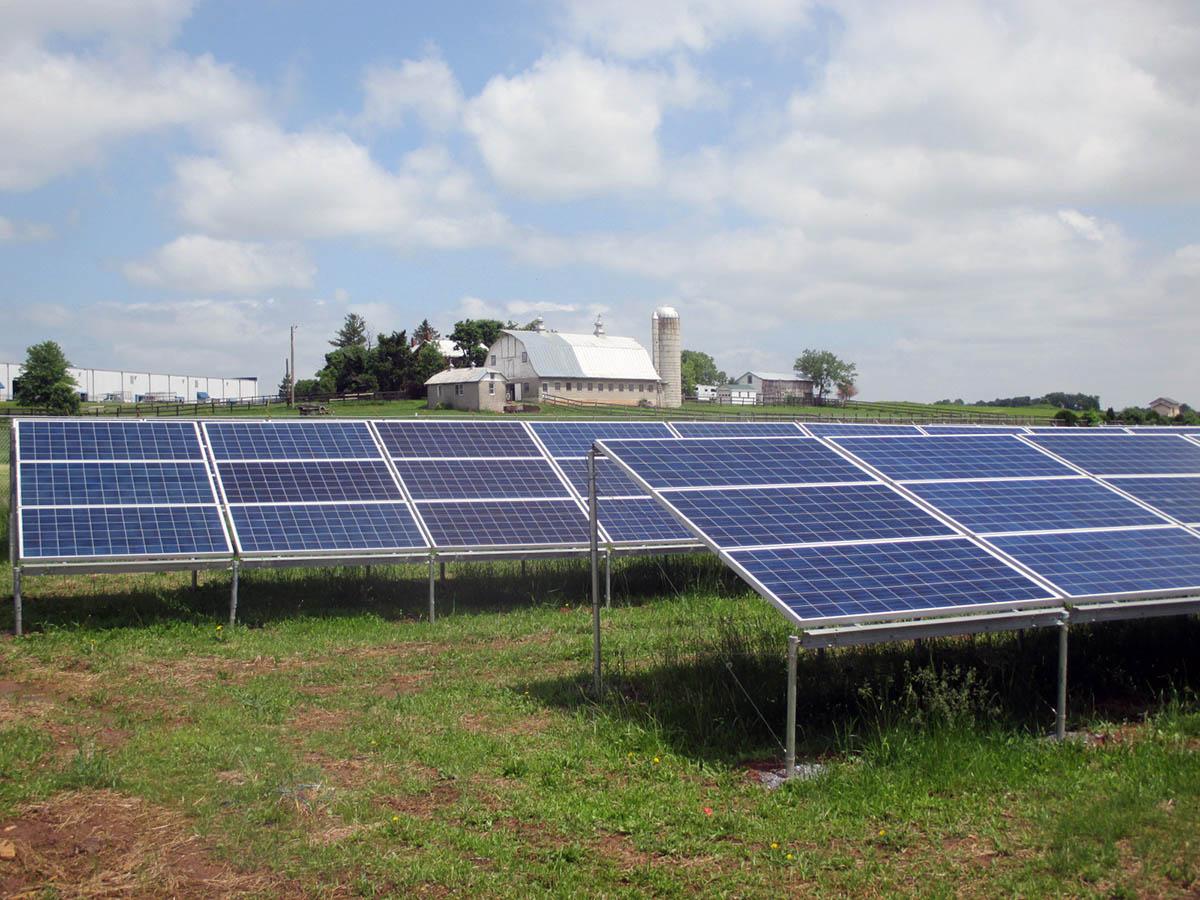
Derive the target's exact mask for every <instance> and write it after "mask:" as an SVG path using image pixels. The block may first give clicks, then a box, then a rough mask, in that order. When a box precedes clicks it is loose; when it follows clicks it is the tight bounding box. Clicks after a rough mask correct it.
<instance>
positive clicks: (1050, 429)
mask: <svg viewBox="0 0 1200 900" xmlns="http://www.w3.org/2000/svg"><path fill="white" fill-rule="evenodd" d="M1027 430H1028V431H1031V432H1032V433H1033V434H1062V435H1067V436H1068V437H1112V436H1114V435H1118V434H1126V433H1127V432H1126V431H1125V429H1124V428H1118V427H1116V426H1101V427H1099V428H1090V427H1073V426H1070V425H1058V426H1054V425H1030V426H1029V428H1028V429H1027Z"/></svg>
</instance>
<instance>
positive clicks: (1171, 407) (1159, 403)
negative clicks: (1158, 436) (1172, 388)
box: [1150, 397, 1183, 419]
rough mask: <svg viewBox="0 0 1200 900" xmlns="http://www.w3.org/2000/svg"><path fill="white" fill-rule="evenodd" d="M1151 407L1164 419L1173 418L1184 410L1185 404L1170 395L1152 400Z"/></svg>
mask: <svg viewBox="0 0 1200 900" xmlns="http://www.w3.org/2000/svg"><path fill="white" fill-rule="evenodd" d="M1150 409H1151V410H1153V411H1154V412H1156V413H1158V414H1159V415H1160V416H1162V417H1163V418H1164V419H1173V418H1175V417H1176V416H1177V415H1179V414H1180V413H1181V412H1183V404H1182V403H1180V402H1179V401H1178V400H1172V399H1171V398H1170V397H1155V398H1154V399H1153V400H1151V401H1150Z"/></svg>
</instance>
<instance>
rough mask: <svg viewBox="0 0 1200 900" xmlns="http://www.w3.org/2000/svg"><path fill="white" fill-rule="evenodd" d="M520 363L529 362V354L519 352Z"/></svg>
mask: <svg viewBox="0 0 1200 900" xmlns="http://www.w3.org/2000/svg"><path fill="white" fill-rule="evenodd" d="M521 362H525V363H527V362H529V354H528V353H527V352H525V351H522V352H521Z"/></svg>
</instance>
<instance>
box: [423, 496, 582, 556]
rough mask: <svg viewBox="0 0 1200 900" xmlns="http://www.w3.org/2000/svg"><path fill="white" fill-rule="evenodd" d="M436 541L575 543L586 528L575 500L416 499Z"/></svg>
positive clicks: (496, 544)
mask: <svg viewBox="0 0 1200 900" xmlns="http://www.w3.org/2000/svg"><path fill="white" fill-rule="evenodd" d="M417 509H418V511H419V512H420V514H421V518H422V519H423V520H424V522H425V527H426V528H428V529H429V533H430V534H431V535H432V536H433V542H434V546H435V547H439V548H445V547H496V548H501V549H511V548H512V547H515V546H547V547H562V546H578V547H583V546H586V545H587V544H589V543H590V532H591V529H590V527H589V525H588V520H587V519H586V518H585V517H584V515H583V511H582V510H580V508H579V506H578V505H577V504H576V503H575V501H574V500H532V501H531V500H502V501H492V502H486V503H482V502H471V501H451V502H430V501H425V502H422V503H418V504H417Z"/></svg>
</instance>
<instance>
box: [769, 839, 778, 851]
mask: <svg viewBox="0 0 1200 900" xmlns="http://www.w3.org/2000/svg"><path fill="white" fill-rule="evenodd" d="M771 849H772V850H778V849H779V842H778V841H771Z"/></svg>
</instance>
